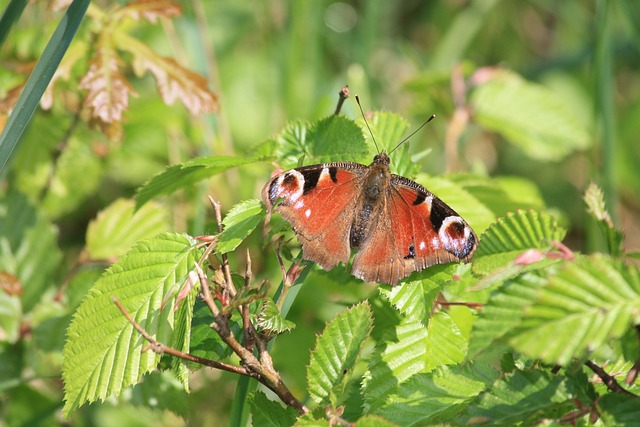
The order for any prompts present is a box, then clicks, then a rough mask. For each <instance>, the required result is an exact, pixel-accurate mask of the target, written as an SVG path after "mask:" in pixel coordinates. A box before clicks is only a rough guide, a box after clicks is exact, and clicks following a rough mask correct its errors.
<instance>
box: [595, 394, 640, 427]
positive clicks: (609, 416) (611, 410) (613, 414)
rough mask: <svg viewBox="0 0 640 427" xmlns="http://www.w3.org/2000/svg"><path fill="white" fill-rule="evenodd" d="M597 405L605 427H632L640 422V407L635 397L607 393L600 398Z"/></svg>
mask: <svg viewBox="0 0 640 427" xmlns="http://www.w3.org/2000/svg"><path fill="white" fill-rule="evenodd" d="M597 405H598V413H599V414H600V417H601V419H602V422H603V424H604V425H605V426H633V425H637V424H638V420H640V405H638V398H637V397H635V396H627V395H624V394H621V393H609V394H606V395H604V396H602V397H601V398H600V399H599V400H598V401H597Z"/></svg>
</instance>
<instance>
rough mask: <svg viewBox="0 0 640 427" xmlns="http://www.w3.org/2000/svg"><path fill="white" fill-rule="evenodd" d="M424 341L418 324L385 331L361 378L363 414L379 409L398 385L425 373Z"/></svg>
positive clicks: (423, 330) (407, 322) (425, 333)
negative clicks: (362, 378) (362, 380)
mask: <svg viewBox="0 0 640 427" xmlns="http://www.w3.org/2000/svg"><path fill="white" fill-rule="evenodd" d="M427 337H428V331H427V328H425V327H424V325H423V324H422V322H420V321H419V320H407V319H403V321H402V323H401V324H400V325H398V326H397V327H395V328H394V329H391V330H388V331H387V333H386V334H385V336H384V338H383V340H382V342H381V344H380V346H379V347H378V348H377V349H376V351H375V353H374V355H373V356H372V358H371V361H370V362H369V369H368V371H367V372H366V373H365V376H364V382H363V395H364V401H365V404H364V406H365V411H367V412H370V411H373V410H375V409H376V408H378V407H380V406H382V405H383V404H384V403H385V401H386V399H387V398H388V394H389V393H390V392H391V391H393V390H394V389H395V388H396V387H397V386H398V385H399V384H401V383H403V382H404V381H406V380H407V379H409V378H411V377H412V376H413V375H415V374H417V373H419V372H424V371H425V369H426V367H427V363H428V361H427V351H428V348H427Z"/></svg>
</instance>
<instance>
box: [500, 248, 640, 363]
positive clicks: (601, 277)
mask: <svg viewBox="0 0 640 427" xmlns="http://www.w3.org/2000/svg"><path fill="white" fill-rule="evenodd" d="M638 307H640V271H639V270H638V269H637V268H636V267H634V266H629V265H624V264H623V263H621V262H620V261H617V260H614V259H611V258H608V257H605V256H591V257H580V258H579V259H578V260H577V261H576V262H575V263H570V262H567V263H566V267H565V268H564V269H563V270H562V271H560V272H559V273H558V274H557V275H555V276H553V277H552V278H551V279H550V281H549V284H548V285H547V286H545V287H544V288H542V289H541V290H540V291H539V293H538V296H537V299H536V301H535V302H534V304H533V305H532V306H531V307H530V308H529V309H528V310H527V311H526V312H525V316H524V317H523V320H522V323H520V325H519V326H517V329H516V330H515V331H514V333H513V335H514V336H512V338H511V339H510V341H509V342H510V344H511V345H513V346H514V347H515V348H516V349H517V350H518V351H520V352H522V353H524V354H526V355H528V356H530V357H535V358H540V359H542V360H544V361H546V362H549V363H556V364H558V365H566V364H567V363H569V361H570V360H571V359H572V358H580V357H584V356H585V355H587V354H588V353H589V352H591V351H593V350H595V349H597V348H599V347H600V346H602V345H604V344H605V343H607V342H608V341H609V340H611V339H614V338H619V337H621V336H622V335H623V334H624V333H625V332H626V330H627V329H628V328H630V327H632V325H634V324H638V323H640V311H639V310H638Z"/></svg>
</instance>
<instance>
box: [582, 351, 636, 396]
mask: <svg viewBox="0 0 640 427" xmlns="http://www.w3.org/2000/svg"><path fill="white" fill-rule="evenodd" d="M584 364H585V365H587V366H588V367H589V369H591V370H592V371H593V372H594V373H595V374H596V375H597V376H599V377H600V379H601V380H602V382H603V383H604V384H605V385H606V386H607V388H608V389H609V390H611V391H613V392H615V393H622V394H626V395H628V396H633V397H640V396H638V395H636V394H635V393H632V392H630V391H629V390H627V389H626V388H624V387H622V386H621V385H620V384H618V381H616V379H615V378H614V377H613V376H611V375H609V374H608V373H607V372H606V371H605V370H604V369H603V368H602V367H601V366H598V365H596V364H595V363H593V362H592V361H590V360H587V361H585V362H584Z"/></svg>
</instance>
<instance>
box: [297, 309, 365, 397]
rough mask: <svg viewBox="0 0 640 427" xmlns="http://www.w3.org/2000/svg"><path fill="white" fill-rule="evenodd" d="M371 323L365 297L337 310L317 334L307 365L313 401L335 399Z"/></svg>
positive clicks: (308, 381) (360, 348)
mask: <svg viewBox="0 0 640 427" xmlns="http://www.w3.org/2000/svg"><path fill="white" fill-rule="evenodd" d="M372 324H373V320H372V319H371V308H370V307H369V303H367V302H366V301H365V302H363V303H361V304H359V305H357V306H355V307H353V308H351V309H349V310H346V311H344V312H342V313H340V314H339V315H338V316H337V317H335V318H334V319H333V320H331V322H329V324H328V325H327V326H326V328H325V329H324V331H323V332H322V334H321V335H320V336H319V337H318V339H317V341H316V347H315V349H314V350H313V351H312V352H311V360H310V363H309V368H308V369H307V383H308V390H309V394H310V396H311V398H312V399H313V400H314V401H315V402H316V403H318V404H319V405H320V404H323V403H329V402H330V403H331V404H334V405H335V404H336V403H337V402H336V401H335V398H336V396H338V394H339V393H340V392H341V390H340V389H339V386H340V385H341V384H342V385H344V384H345V383H346V379H347V378H348V375H347V373H348V372H349V370H351V369H352V368H353V366H354V365H355V363H356V361H357V360H358V357H359V356H360V352H361V351H362V347H363V346H364V343H365V341H366V339H367V337H368V336H369V333H370V332H371V328H372Z"/></svg>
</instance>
